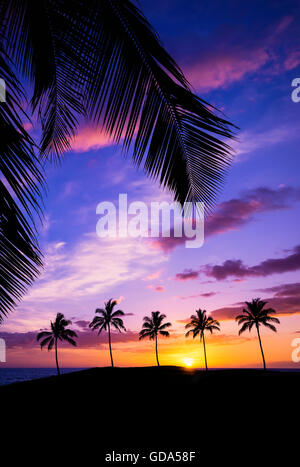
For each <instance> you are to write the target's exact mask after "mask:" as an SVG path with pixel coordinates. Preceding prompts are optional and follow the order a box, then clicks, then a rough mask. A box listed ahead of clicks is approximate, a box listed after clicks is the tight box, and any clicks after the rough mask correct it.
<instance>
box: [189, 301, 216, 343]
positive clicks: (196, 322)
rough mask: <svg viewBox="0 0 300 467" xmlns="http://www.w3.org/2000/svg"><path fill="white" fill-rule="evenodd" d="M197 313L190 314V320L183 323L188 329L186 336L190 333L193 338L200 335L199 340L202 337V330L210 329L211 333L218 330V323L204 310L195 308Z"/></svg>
mask: <svg viewBox="0 0 300 467" xmlns="http://www.w3.org/2000/svg"><path fill="white" fill-rule="evenodd" d="M196 313H197V315H192V316H191V321H190V322H189V323H187V324H186V325H185V327H186V329H188V328H192V329H190V330H189V331H188V332H187V333H186V337H188V336H189V335H190V334H191V333H192V334H193V338H195V337H197V336H198V335H200V341H201V340H202V339H203V337H204V331H210V333H211V334H212V333H213V332H214V331H220V323H219V321H217V320H215V319H213V318H212V317H211V316H206V310H201V309H199V310H196Z"/></svg>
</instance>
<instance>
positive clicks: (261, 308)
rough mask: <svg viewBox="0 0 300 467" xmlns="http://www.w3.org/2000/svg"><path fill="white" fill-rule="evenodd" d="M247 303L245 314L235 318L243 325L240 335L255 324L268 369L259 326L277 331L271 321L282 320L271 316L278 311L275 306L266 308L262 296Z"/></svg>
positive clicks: (264, 363)
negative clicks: (274, 308)
mask: <svg viewBox="0 0 300 467" xmlns="http://www.w3.org/2000/svg"><path fill="white" fill-rule="evenodd" d="M245 303H246V305H247V308H244V309H243V314H240V315H237V316H236V318H235V319H236V321H237V322H238V324H239V326H241V328H240V329H239V335H240V334H242V333H243V332H245V331H249V332H250V331H251V329H252V328H253V326H255V328H256V331H257V335H258V340H259V345H260V350H261V354H262V359H263V365H264V369H266V362H265V356H264V351H263V347H262V342H261V337H260V332H259V328H260V326H265V327H267V328H269V329H271V331H273V332H277V329H276V327H275V326H274V325H273V324H271V323H272V322H273V323H277V324H279V323H280V321H279V319H278V318H275V317H274V316H271V314H274V313H276V311H275V310H273V308H265V306H266V304H267V302H265V301H264V300H261V299H260V298H254V299H253V300H252V301H251V302H245Z"/></svg>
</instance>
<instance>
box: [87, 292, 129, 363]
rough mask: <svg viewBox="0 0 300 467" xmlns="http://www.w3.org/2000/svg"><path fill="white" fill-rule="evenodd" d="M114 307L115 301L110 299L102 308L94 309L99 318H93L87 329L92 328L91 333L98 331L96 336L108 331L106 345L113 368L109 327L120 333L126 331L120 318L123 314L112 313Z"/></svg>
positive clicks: (118, 312) (121, 312)
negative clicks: (107, 345)
mask: <svg viewBox="0 0 300 467" xmlns="http://www.w3.org/2000/svg"><path fill="white" fill-rule="evenodd" d="M116 305H117V301H116V300H113V299H112V298H110V299H109V300H108V302H105V303H104V308H97V309H96V311H95V313H99V314H100V315H101V316H95V317H94V319H93V321H92V322H91V323H90V324H89V327H90V328H92V329H93V331H95V330H96V329H98V335H99V334H101V332H102V331H103V330H104V331H108V344H109V353H110V360H111V366H112V367H113V366H114V361H113V356H112V350H111V335H110V330H111V327H114V328H115V329H117V330H118V331H119V332H122V329H123V331H126V329H125V326H124V324H123V320H122V319H121V318H120V316H124V315H125V313H124V311H122V310H116V311H114V307H115V306H116Z"/></svg>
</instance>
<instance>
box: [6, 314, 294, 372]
mask: <svg viewBox="0 0 300 467" xmlns="http://www.w3.org/2000/svg"><path fill="white" fill-rule="evenodd" d="M295 319H297V317H296V316H293V317H282V316H280V321H281V324H280V325H279V326H278V332H277V333H276V334H275V333H273V332H272V331H269V330H267V329H265V328H264V329H262V331H261V336H262V343H263V348H264V352H265V358H266V362H267V366H268V365H269V366H270V367H294V368H297V367H298V366H299V367H300V363H299V364H297V363H294V364H293V362H292V357H291V354H292V351H293V347H292V345H291V343H292V341H293V339H294V338H295V337H297V336H296V334H292V333H291V332H290V331H289V329H290V327H291V326H292V323H291V320H295ZM172 329H173V336H172V334H171V336H170V337H169V338H164V337H160V338H159V342H158V349H159V360H160V364H161V365H178V366H187V365H186V361H185V360H186V359H191V360H192V365H191V366H192V367H194V368H203V366H204V354H203V344H202V343H200V341H199V339H197V338H196V339H192V338H185V337H184V329H183V327H181V328H178V326H177V328H176V329H175V327H173V328H172ZM237 331H238V326H237V324H236V323H235V322H234V321H223V322H221V332H220V333H216V334H213V335H210V334H207V335H206V350H207V359H208V366H209V367H211V368H235V367H261V366H262V357H261V353H260V348H259V343H258V339H257V334H256V332H255V331H253V332H251V334H249V333H248V332H247V333H244V334H242V335H241V336H238V334H237ZM105 338H106V336H105ZM112 348H113V357H114V363H115V365H116V366H120V367H126V366H152V365H156V359H155V348H154V342H153V341H149V340H147V341H146V340H144V341H137V338H135V339H134V340H129V341H127V342H112ZM29 361H30V366H31V367H54V366H55V355H54V352H53V351H50V352H49V351H48V350H47V349H43V350H42V351H41V350H40V348H39V346H38V343H36V344H35V345H31V346H28V347H27V348H26V351H24V348H18V347H16V348H12V349H7V362H6V364H5V366H6V367H14V366H17V367H27V366H28V362H29ZM59 362H60V366H61V367H65V368H71V367H78V368H84V367H95V366H109V365H110V357H109V350H108V344H107V343H101V344H98V345H97V344H96V345H95V346H94V347H91V348H87V347H85V348H81V347H80V346H79V347H76V348H74V347H71V346H65V345H64V346H63V347H61V348H59ZM1 366H2V367H3V366H4V364H3V363H2V364H0V368H1Z"/></svg>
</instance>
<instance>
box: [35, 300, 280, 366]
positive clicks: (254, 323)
mask: <svg viewBox="0 0 300 467" xmlns="http://www.w3.org/2000/svg"><path fill="white" fill-rule="evenodd" d="M245 304H246V308H244V309H243V311H242V314H240V315H238V316H236V318H235V319H236V321H237V322H238V324H239V326H241V328H240V329H239V335H240V334H242V333H243V332H245V331H246V330H248V331H249V332H250V331H251V330H252V328H253V327H255V329H256V331H257V335H258V340H259V346H260V350H261V354H262V360H263V367H264V370H266V361H265V356H264V351H263V347H262V342H261V336H260V331H259V328H260V326H265V327H267V328H269V329H271V330H272V331H274V332H276V331H277V330H276V327H275V325H274V323H276V324H279V323H280V321H279V319H278V318H275V317H274V316H272V314H274V313H276V311H275V310H274V309H273V308H265V306H266V304H267V302H265V301H263V300H261V299H260V298H255V299H253V300H252V301H251V302H245ZM116 305H117V301H116V300H113V299H110V300H108V302H106V303H105V304H104V308H97V309H96V311H95V313H96V314H97V316H95V317H94V319H93V320H92V321H91V323H90V324H89V327H90V328H91V329H92V330H93V331H98V335H99V334H101V332H102V331H107V332H108V344H109V353H110V359H111V366H112V367H113V366H114V361H113V355H112V348H111V329H112V328H114V329H116V330H118V331H119V332H122V331H125V332H126V328H125V326H124V323H123V320H122V317H123V316H125V313H124V312H123V311H122V310H114V309H115V307H116ZM98 315H99V316H98ZM165 319H166V315H164V314H162V313H160V312H159V311H152V313H151V316H145V317H144V318H143V321H144V322H143V326H142V329H141V331H140V332H139V340H141V339H145V338H149V339H150V340H154V341H155V355H156V362H157V366H159V359H158V346H157V340H158V336H159V335H161V336H164V337H169V336H170V333H169V331H168V330H167V329H168V328H169V327H170V326H171V323H170V322H163V321H164V320H165ZM70 324H72V322H71V321H70V320H66V319H65V317H64V315H63V314H62V313H57V315H56V319H55V321H54V322H52V321H51V330H50V331H42V332H40V333H38V335H37V340H38V341H40V346H41V349H42V348H43V347H45V346H48V350H51V349H52V348H53V347H54V349H55V361H56V368H57V374H58V375H59V374H60V370H59V364H58V352H57V350H58V342H59V341H66V342H68V343H69V344H71V345H73V346H76V345H77V344H76V341H75V338H77V337H78V336H77V334H76V332H75V331H73V330H71V329H69V328H68V327H67V326H69V325H70ZM185 328H186V329H188V331H187V332H186V334H185V336H186V337H188V336H189V335H192V336H193V338H195V337H197V336H199V337H200V342H202V343H203V350H204V361H205V369H206V370H208V365H207V355H206V344H205V332H207V331H209V332H210V333H211V334H213V332H214V331H220V323H219V321H217V320H215V319H213V317H212V316H207V314H206V310H201V309H199V310H196V314H194V315H191V317H190V320H189V322H188V323H187V324H186V325H185Z"/></svg>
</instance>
